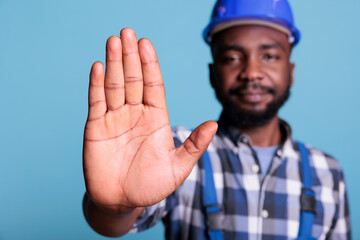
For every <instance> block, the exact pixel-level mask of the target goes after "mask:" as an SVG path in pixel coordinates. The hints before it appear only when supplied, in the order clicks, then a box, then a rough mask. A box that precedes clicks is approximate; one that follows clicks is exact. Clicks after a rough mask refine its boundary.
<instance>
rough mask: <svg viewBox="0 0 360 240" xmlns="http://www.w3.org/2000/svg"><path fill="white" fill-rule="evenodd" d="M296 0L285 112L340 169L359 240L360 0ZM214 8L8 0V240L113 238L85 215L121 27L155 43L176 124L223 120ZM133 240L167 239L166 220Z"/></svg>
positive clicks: (2, 207)
mask: <svg viewBox="0 0 360 240" xmlns="http://www.w3.org/2000/svg"><path fill="white" fill-rule="evenodd" d="M290 1H291V4H292V7H293V10H294V15H295V20H296V24H297V26H298V27H299V29H300V31H301V33H302V39H301V41H300V43H299V45H298V46H297V47H296V48H295V49H294V51H293V55H292V60H293V61H294V62H295V63H296V69H295V84H294V87H293V89H292V94H291V98H290V100H289V101H288V102H287V104H286V105H285V107H284V108H283V109H282V110H281V112H280V115H281V117H283V118H284V119H285V120H287V121H288V122H289V123H290V124H291V126H292V128H293V133H294V136H295V138H296V139H299V140H301V141H305V142H306V143H308V144H310V145H313V146H315V147H317V148H319V149H321V150H324V151H326V152H328V153H329V154H331V155H333V156H334V157H336V158H337V159H338V161H339V162H340V164H341V165H342V167H343V170H344V172H345V179H346V182H347V187H348V196H349V200H350V210H351V218H352V226H353V238H354V239H360V230H359V228H358V227H357V226H356V225H357V223H358V221H359V217H360V207H359V206H358V203H359V201H360V191H359V190H358V189H359V186H358V183H359V180H360V178H359V175H360V173H359V170H360V164H359V161H360V157H359V155H358V152H359V135H360V126H359V123H360V110H359V102H360V101H359V95H360V94H359V90H360V79H359V74H358V72H359V69H360V66H359V56H360V47H359V42H360V31H359V24H360V16H359V12H360V1H359V0H342V1H339V0H301V1H295V0H290ZM213 4H214V0H210V1H205V0H196V1H194V0H182V1H174V0H154V1H145V0H132V1H125V0H107V1H100V0H88V1H84V0H82V1H80V0H79V1H73V0H72V1H70V0H62V1H48V0H32V1H24V0H23V1H21V0H20V1H10V0H0V78H1V85H0V109H1V118H0V123H1V124H0V130H1V131H0V134H1V135H0V136H1V137H0V190H1V191H0V216H1V217H0V239H5V240H7V239H21V240H23V239H54V240H55V239H105V238H104V237H102V236H100V235H98V234H97V233H95V232H94V231H92V230H91V229H90V227H89V226H88V225H87V223H86V222H85V219H84V217H83V214H82V208H81V201H82V197H83V194H84V191H85V186H84V180H83V173H82V140H83V129H84V124H85V121H86V116H87V91H88V75H89V70H90V67H91V65H92V63H93V62H94V61H97V60H100V61H102V62H103V61H104V58H105V42H106V39H107V38H108V37H109V36H111V35H116V34H119V32H120V29H121V28H124V27H132V28H133V29H134V30H135V31H136V32H137V35H138V37H139V38H141V37H147V38H149V39H150V40H151V41H152V42H153V44H154V46H155V48H156V50H157V53H158V57H159V60H160V65H161V69H162V73H163V77H164V81H165V87H166V93H167V105H168V108H169V114H170V122H171V125H172V126H175V125H184V126H186V127H188V128H193V127H195V126H197V125H198V124H200V123H201V122H203V121H206V120H210V119H212V120H216V119H217V118H218V116H219V114H220V111H221V107H220V105H219V104H218V102H217V101H216V99H215V95H214V92H213V90H212V89H211V87H210V83H209V80H208V68H207V65H208V63H209V62H210V61H211V58H210V51H209V48H208V47H207V45H206V44H205V43H204V42H203V40H202V38H201V32H202V30H203V28H204V27H205V25H206V24H207V23H208V20H209V17H210V12H211V9H212V6H213ZM123 239H164V234H163V226H162V224H158V225H157V226H156V227H154V228H152V229H150V230H149V231H147V232H145V233H142V234H139V235H134V234H131V235H128V236H126V237H124V238H123Z"/></svg>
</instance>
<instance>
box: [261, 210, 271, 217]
mask: <svg viewBox="0 0 360 240" xmlns="http://www.w3.org/2000/svg"><path fill="white" fill-rule="evenodd" d="M261 216H262V217H263V218H268V217H269V213H268V211H266V210H265V209H264V210H262V212H261Z"/></svg>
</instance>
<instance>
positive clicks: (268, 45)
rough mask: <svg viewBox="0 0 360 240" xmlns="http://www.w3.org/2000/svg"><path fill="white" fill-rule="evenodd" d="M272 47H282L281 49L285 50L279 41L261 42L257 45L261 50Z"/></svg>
mask: <svg viewBox="0 0 360 240" xmlns="http://www.w3.org/2000/svg"><path fill="white" fill-rule="evenodd" d="M272 48H279V49H282V50H283V51H286V50H285V48H284V46H283V45H281V44H280V43H272V44H261V45H260V47H259V49H261V50H267V49H272Z"/></svg>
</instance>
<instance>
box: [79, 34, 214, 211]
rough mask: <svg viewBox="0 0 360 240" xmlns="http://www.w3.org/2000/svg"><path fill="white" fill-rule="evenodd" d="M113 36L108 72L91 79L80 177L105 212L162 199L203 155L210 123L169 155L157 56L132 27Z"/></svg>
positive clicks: (96, 69) (98, 69)
mask: <svg viewBox="0 0 360 240" xmlns="http://www.w3.org/2000/svg"><path fill="white" fill-rule="evenodd" d="M120 36H121V37H120V38H119V37H117V36H112V37H110V38H109V39H108V42H107V47H106V71H105V75H104V67H103V65H102V63H100V62H96V63H94V65H93V67H92V70H91V73H90V87H89V116H88V120H87V123H86V126H85V134H84V157H83V165H84V176H85V183H86V188H87V192H88V194H89V196H90V197H91V198H92V200H93V201H94V202H96V203H97V204H99V205H103V206H117V205H119V206H127V207H140V206H148V205H152V204H155V203H157V202H159V201H161V200H162V199H164V198H166V197H167V196H168V195H169V194H170V193H171V192H173V191H174V190H175V189H176V188H177V187H178V186H179V185H180V184H181V183H182V182H183V181H184V180H185V178H186V177H187V176H188V175H189V173H190V171H191V169H192V167H193V166H194V164H195V163H196V161H197V160H198V158H199V157H200V156H201V154H202V153H203V152H204V151H205V150H206V148H207V146H208V144H209V142H210V141H211V139H212V137H213V135H214V133H215V131H216V123H214V122H206V123H204V124H202V125H200V126H199V127H198V128H197V129H195V131H194V132H193V133H192V134H191V135H190V137H189V138H188V139H187V140H186V141H185V142H184V144H183V145H182V146H181V147H179V148H177V149H175V147H174V141H173V138H172V135H171V129H170V124H169V118H168V113H167V108H166V103H165V90H164V85H163V80H162V77H161V72H160V67H159V63H158V60H157V57H156V53H155V50H154V48H153V46H152V44H151V43H150V41H149V40H147V39H141V40H140V41H139V42H137V39H136V35H135V33H134V32H133V31H132V30H131V29H128V28H127V29H123V30H122V31H121V35H120Z"/></svg>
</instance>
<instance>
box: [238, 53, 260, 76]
mask: <svg viewBox="0 0 360 240" xmlns="http://www.w3.org/2000/svg"><path fill="white" fill-rule="evenodd" d="M239 77H240V80H247V81H254V80H261V79H262V78H263V77H264V74H263V72H262V69H261V63H260V62H259V60H257V59H256V58H254V57H250V58H248V60H247V62H246V65H245V66H244V69H243V70H242V71H241V73H240V76H239Z"/></svg>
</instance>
